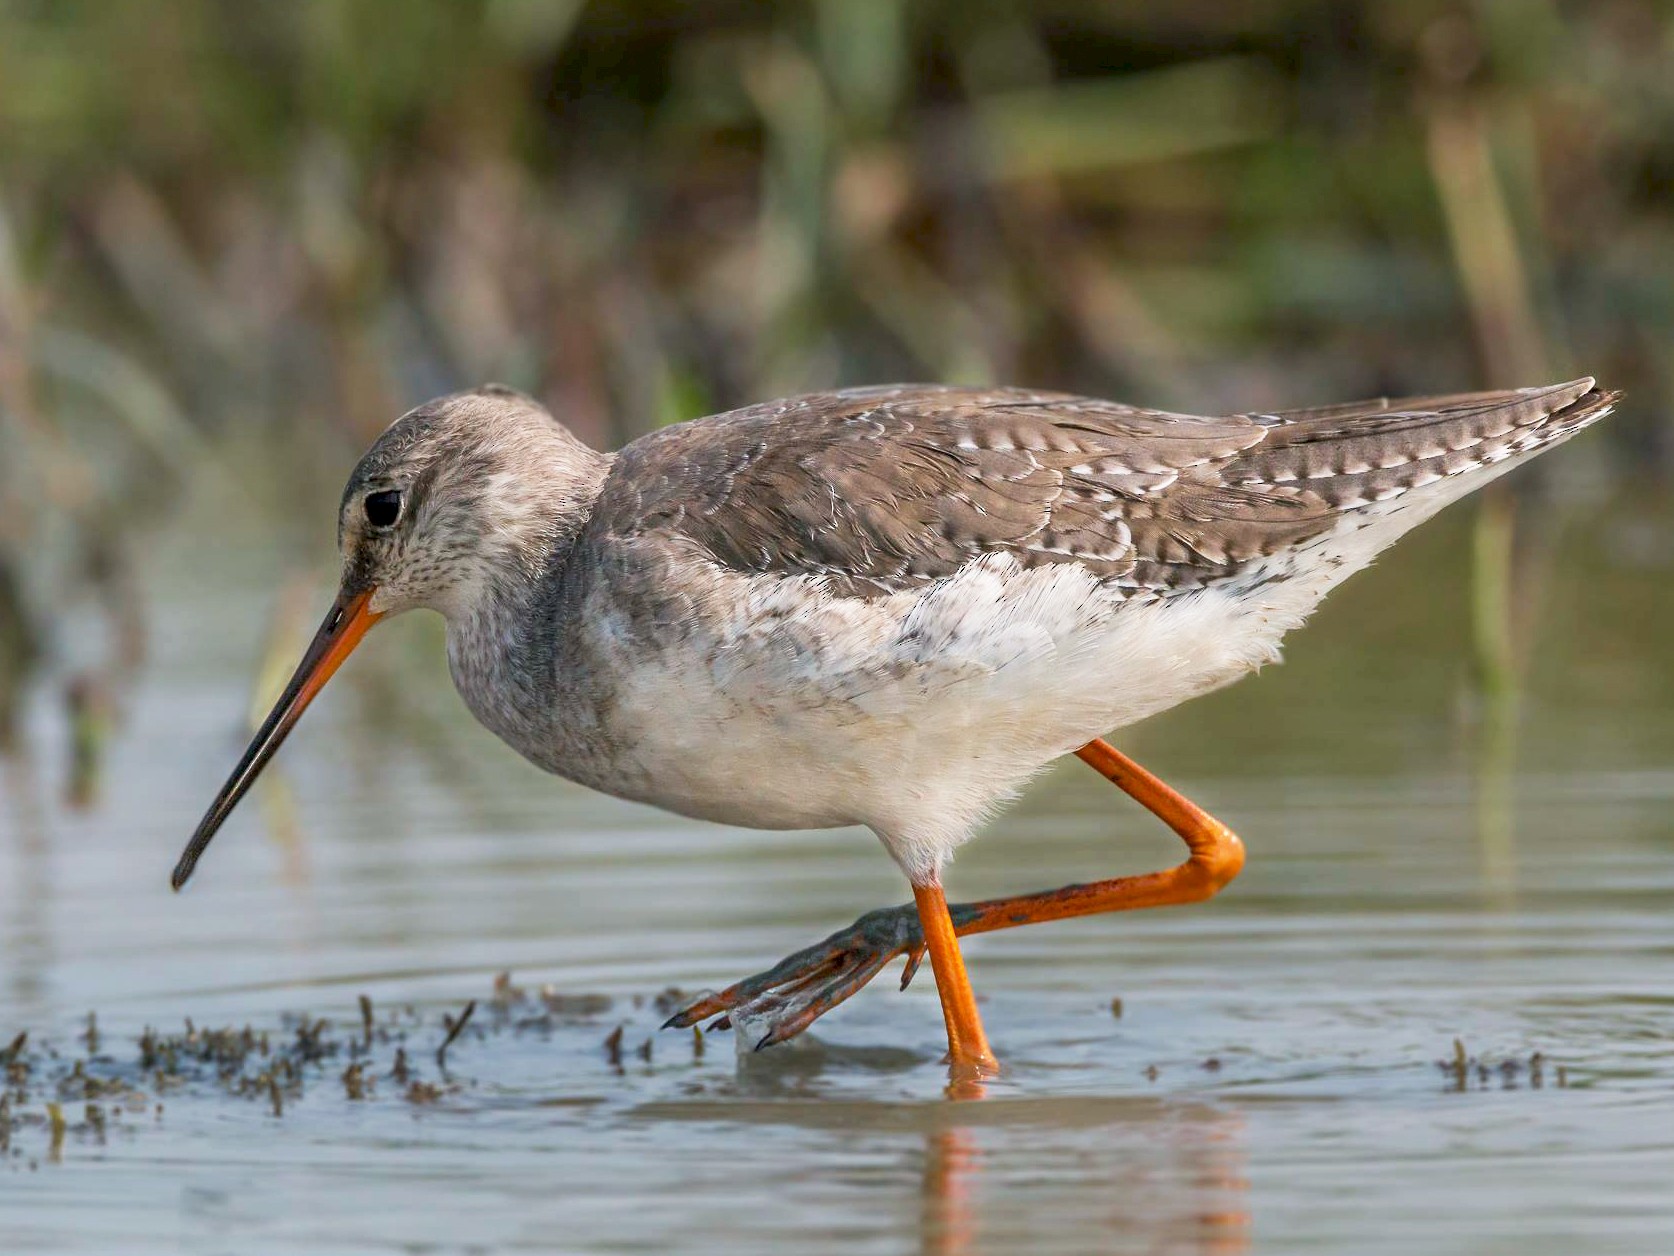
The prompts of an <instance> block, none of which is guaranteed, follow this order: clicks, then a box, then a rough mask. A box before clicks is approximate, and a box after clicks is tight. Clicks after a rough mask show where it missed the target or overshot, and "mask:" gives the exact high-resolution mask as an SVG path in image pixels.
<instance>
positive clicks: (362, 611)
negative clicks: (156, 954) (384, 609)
mask: <svg viewBox="0 0 1674 1256" xmlns="http://www.w3.org/2000/svg"><path fill="white" fill-rule="evenodd" d="M371 596H372V594H371V592H370V591H368V592H365V593H355V594H344V593H339V594H338V596H337V600H336V601H335V602H334V603H333V604H332V607H331V612H330V614H328V615H327V616H326V617H325V622H324V623H323V624H321V625H320V630H319V631H318V632H317V633H315V634H314V640H313V641H312V643H310V645H309V646H308V651H307V653H305V654H304V655H303V656H302V662H301V663H299V664H298V665H297V669H296V673H295V674H294V675H293V676H292V677H291V679H290V683H289V684H287V685H286V686H285V691H284V692H283V693H282V694H280V695H279V700H278V701H277V702H275V703H274V704H273V710H271V711H270V712H268V715H267V718H266V719H265V720H263V721H262V726H261V727H260V728H259V729H257V730H256V735H255V736H254V737H253V738H251V739H250V745H249V747H248V748H247V749H246V750H245V751H244V757H243V758H241V759H240V760H239V761H238V766H237V767H235V768H234V769H233V771H232V775H231V776H229V777H228V778H227V783H226V784H225V785H223V786H221V792H220V793H219V794H217V795H216V796H215V801H214V802H212V803H210V804H209V810H208V811H206V812H204V816H203V819H202V820H200V821H198V827H197V829H196V830H195V831H194V832H193V834H192V838H191V840H190V841H189V842H187V843H186V849H185V851H183V852H182V853H181V856H180V862H179V863H177V864H175V866H174V872H173V874H172V875H171V876H170V877H169V884H170V885H171V886H173V887H174V889H176V890H179V889H180V888H181V887H182V886H184V885H185V884H186V882H187V881H188V880H190V879H191V876H192V870H193V869H194V868H196V867H197V866H198V860H199V859H201V858H202V857H203V853H204V851H205V850H207V849H208V848H209V843H210V842H211V841H213V840H214V838H215V834H216V833H217V832H219V831H220V828H221V825H222V824H223V823H224V822H225V821H226V818H227V817H228V816H229V815H231V814H232V809H233V808H234V807H236V806H237V805H238V802H239V799H241V798H243V797H244V795H245V794H246V793H248V792H249V789H250V786H251V785H252V784H254V783H255V780H256V777H257V776H259V775H260V774H261V770H262V769H263V768H264V767H266V766H267V761H268V760H269V759H271V758H272V757H273V753H274V751H276V750H278V749H279V747H280V745H281V744H282V743H283V742H284V740H285V737H286V736H287V735H288V734H289V733H290V731H291V729H292V728H293V727H295V726H296V722H297V720H299V719H301V718H302V713H303V712H304V711H306V710H307V709H308V704H309V703H310V702H312V701H313V700H314V696H315V695H316V694H318V693H319V692H320V690H321V689H323V688H325V683H326V681H328V680H330V679H331V677H332V673H334V672H335V671H336V670H337V669H338V668H339V667H340V666H342V663H343V660H344V659H346V658H348V657H349V655H350V654H351V653H352V652H353V651H354V648H355V646H357V645H358V644H360V639H361V638H362V637H363V636H365V635H366V630H367V629H368V628H370V627H371V626H372V625H373V624H375V623H376V622H377V621H378V619H379V618H380V616H379V615H378V614H377V613H376V612H374V611H371V610H369V609H367V603H368V601H369V600H370V598H371Z"/></svg>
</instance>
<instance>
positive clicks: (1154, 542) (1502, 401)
mask: <svg viewBox="0 0 1674 1256" xmlns="http://www.w3.org/2000/svg"><path fill="white" fill-rule="evenodd" d="M1611 400H1613V396H1607V395H1605V394H1601V393H1598V392H1595V391H1593V390H1592V381H1591V380H1581V381H1577V382H1575V383H1573V384H1565V385H1559V386H1557V387H1554V388H1546V389H1528V390H1522V391H1517V392H1500V393H1473V394H1463V395H1458V396H1448V397H1431V398H1417V399H1408V400H1398V401H1387V400H1382V399H1379V400H1376V401H1369V402H1357V403H1351V404H1348V405H1340V406H1328V407H1321V408H1317V409H1312V410H1299V411H1286V412H1279V413H1274V414H1247V415H1234V416H1230V417H1227V418H1198V417H1194V416H1190V415H1179V414H1168V413H1165V412H1161V411H1155V410H1143V409H1138V408H1135V407H1130V406H1122V405H1117V404H1115V403H1113V402H1106V401H1096V400H1091V399H1088V398H1083V397H1073V396H1068V395H1064V394H1056V393H1035V392H1026V391H1022V390H1017V389H984V390H977V389H960V388H939V387H920V386H906V387H891V388H869V389H854V390H849V391H845V392H835V393H818V394H812V395H809V396H805V397H795V398H790V399H788V400H785V401H779V402H772V403H768V404H765V405H760V406H753V407H750V408H748V409H745V410H738V411H733V412H732V413H730V414H725V415H719V416H716V417H714V418H710V419H703V420H699V421H697V422H694V423H689V424H684V425H681V426H679V427H674V428H669V429H665V430H664V431H662V432H659V433H656V434H654V435H652V436H649V437H646V438H644V439H642V440H639V441H636V442H634V443H633V444H632V445H629V446H628V447H627V448H626V449H624V450H623V451H622V453H621V455H620V456H619V458H618V461H617V465H616V467H615V469H614V470H613V472H612V474H611V476H610V478H609V480H607V482H606V485H605V489H604V492H603V494H602V495H601V498H600V502H599V505H598V508H597V510H596V512H595V516H594V522H593V525H592V526H593V527H595V528H597V529H601V530H603V531H604V532H605V533H608V534H613V535H616V536H619V537H628V536H634V535H642V534H646V533H657V534H661V535H663V536H664V537H666V538H667V539H670V540H675V541H679V542H684V543H686V544H688V545H690V546H691V547H693V549H694V550H695V551H696V552H699V553H701V554H703V555H706V556H707V557H709V558H711V559H712V560H714V561H717V562H719V563H722V564H724V565H726V566H729V567H732V568H734V569H737V570H741V571H747V572H778V573H785V574H804V575H811V576H817V577H820V578H821V579H822V580H823V581H824V582H825V583H826V585H827V587H829V588H830V589H831V590H832V591H833V592H835V593H840V594H843V595H848V596H859V597H872V596H879V595H882V594H887V593H890V592H893V591H896V590H898V589H903V588H909V587H912V586H914V585H917V584H922V583H925V582H928V581H931V580H935V579H939V578H941V577H944V576H948V575H951V574H952V573H953V572H955V571H957V570H958V569H959V568H960V567H961V566H963V565H964V564H966V563H968V562H970V561H972V560H973V559H974V558H976V557H978V556H980V555H982V554H986V553H1004V554H1009V555H1012V556H1013V557H1015V558H1016V559H1017V560H1018V561H1019V562H1020V563H1022V564H1023V565H1024V566H1038V565H1041V564H1046V563H1063V562H1073V563H1077V564H1080V565H1081V566H1083V567H1085V568H1086V569H1088V570H1089V571H1091V572H1093V573H1094V574H1095V575H1097V576H1099V577H1101V578H1103V579H1107V580H1110V581H1112V582H1113V583H1116V584H1120V585H1125V586H1131V587H1133V588H1135V589H1136V590H1138V589H1144V590H1158V591H1170V590H1175V589H1183V588H1191V587H1196V586H1199V585H1201V584H1203V583H1205V582H1208V581H1212V580H1214V579H1217V578H1220V577H1223V576H1225V575H1227V574H1230V573H1232V572H1235V571H1236V570H1237V569H1238V568H1240V567H1241V566H1243V565H1244V564H1246V563H1248V562H1250V561H1251V560H1253V559H1256V558H1259V557H1262V556H1265V555H1268V554H1272V553H1274V552H1276V551H1278V550H1281V549H1284V548H1286V547H1289V546H1294V545H1298V544H1300V543H1302V542H1303V541H1305V540H1307V539H1308V538H1309V537H1311V536H1314V535H1317V534H1318V533H1320V532H1322V531H1324V530H1325V529H1327V528H1329V527H1330V526H1332V524H1333V522H1334V520H1335V518H1336V517H1337V516H1338V515H1339V514H1340V513H1341V512H1342V511H1344V510H1349V509H1353V508H1355V507H1357V506H1361V505H1365V504H1368V503H1370V502H1374V501H1381V500H1387V499H1388V498H1390V497H1393V496H1396V495H1399V494H1400V493H1402V492H1406V491H1408V490H1409V489H1412V488H1415V487H1420V486H1422V485H1423V484H1426V483H1429V482H1431V481H1433V480H1436V479H1440V478H1442V477H1444V476H1447V475H1452V474H1457V473H1459V472H1460V471H1464V470H1469V469H1470V468H1472V467H1476V466H1482V465H1485V464H1487V463H1491V462H1494V461H1497V460H1499V459H1502V458H1505V457H1510V456H1512V455H1513V454H1515V453H1518V452H1523V451H1526V450H1530V449H1533V448H1536V447H1538V446H1539V445H1541V444H1544V443H1546V442H1548V441H1550V440H1553V439H1557V438H1558V437H1559V436H1561V435H1567V434H1568V433H1569V432H1571V431H1573V430H1575V428H1576V427H1578V426H1580V425H1581V424H1583V423H1585V422H1588V421H1590V420H1591V419H1593V418H1597V417H1599V415H1601V414H1602V413H1603V411H1604V410H1605V409H1607V408H1608V405H1609V402H1610V401H1611Z"/></svg>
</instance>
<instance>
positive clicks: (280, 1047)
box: [0, 972, 1570, 1171]
mask: <svg viewBox="0 0 1674 1256" xmlns="http://www.w3.org/2000/svg"><path fill="white" fill-rule="evenodd" d="M685 998H686V995H685V994H684V992H682V991H679V990H673V989H670V990H664V991H661V992H659V993H657V994H655V995H651V994H647V995H642V996H639V997H638V998H632V999H626V1000H624V999H623V998H620V997H617V996H612V995H608V994H602V993H597V992H574V991H559V990H556V989H554V988H553V987H551V986H548V985H542V986H538V987H534V986H531V987H525V986H521V985H518V984H516V983H515V982H513V981H512V978H511V974H510V973H504V972H503V973H500V974H499V975H498V976H496V977H495V978H494V981H493V985H492V988H491V991H490V993H489V994H488V996H487V997H486V998H483V999H481V1000H477V999H471V1000H468V1001H467V1002H466V1003H465V1004H464V1006H463V1007H462V1008H460V1010H459V1011H458V1012H447V1011H435V1012H420V1011H419V1010H417V1009H415V1008H414V1007H413V1006H412V1005H410V1004H396V1003H375V1002H374V1001H373V999H372V998H371V997H370V996H368V995H365V994H362V995H359V996H357V998H356V1000H355V1003H354V1005H353V1007H352V1008H351V1010H350V1011H349V1013H348V1015H347V1016H345V1017H343V1018H342V1019H341V1021H340V1022H339V1021H333V1020H332V1019H331V1018H330V1017H322V1016H316V1015H313V1014H310V1013H290V1014H285V1015H281V1016H280V1017H278V1018H277V1020H276V1021H275V1022H274V1023H273V1024H271V1025H268V1026H266V1027H258V1026H256V1025H253V1024H242V1025H224V1026H219V1027H212V1026H204V1025H199V1024H197V1023H195V1022H194V1021H192V1020H191V1019H189V1018H187V1019H184V1020H183V1021H182V1022H181V1027H180V1028H179V1029H176V1030H166V1029H157V1028H154V1027H146V1028H145V1029H144V1030H143V1031H142V1032H141V1033H139V1034H138V1035H137V1036H135V1037H127V1036H124V1035H122V1034H120V1033H117V1032H113V1031H111V1030H110V1029H109V1028H107V1027H104V1026H101V1024H100V1022H99V1018H98V1017H97V1015H96V1014H94V1013H91V1012H90V1013H88V1015H87V1017H86V1019H85V1020H83V1021H80V1022H79V1023H76V1024H73V1025H72V1026H70V1027H67V1028H66V1030H65V1036H64V1037H63V1038H60V1039H57V1040H54V1039H53V1038H52V1037H51V1036H50V1035H43V1034H41V1033H39V1032H32V1031H31V1030H29V1029H24V1030H19V1031H18V1032H16V1033H15V1034H12V1035H11V1036H10V1037H9V1038H7V1037H5V1036H4V1034H0V1042H4V1043H5V1045H4V1046H0V1165H3V1166H5V1167H7V1168H10V1169H12V1170H13V1171H18V1170H27V1169H29V1168H40V1167H41V1166H42V1165H54V1164H59V1163H62V1162H63V1161H64V1160H65V1159H66V1158H69V1159H72V1160H73V1159H74V1153H75V1150H76V1149H77V1148H97V1147H99V1146H101V1145H103V1144H105V1143H107V1142H108V1141H112V1140H119V1139H127V1138H133V1137H136V1136H138V1135H139V1134H140V1132H141V1131H143V1130H144V1129H145V1128H146V1127H147V1126H148V1125H150V1124H155V1123H161V1122H162V1121H163V1120H164V1119H165V1118H164V1100H165V1098H166V1097H168V1096H174V1095H179V1096H180V1097H182V1098H186V1097H193V1098H205V1097H211V1098H212V1097H215V1096H225V1097H227V1098H231V1099H235V1100H240V1101H243V1102H244V1103H247V1104H250V1105H251V1106H252V1111H253V1112H254V1113H255V1114H256V1115H257V1116H258V1117H259V1119H262V1120H266V1121H273V1122H280V1121H283V1122H293V1121H296V1120H298V1119H299V1111H304V1110H306V1108H305V1105H304V1100H305V1099H306V1100H308V1104H307V1105H306V1106H308V1107H314V1108H315V1110H316V1111H317V1110H318V1108H317V1105H318V1104H319V1103H320V1102H321V1101H322V1099H323V1100H327V1101H330V1102H337V1103H352V1104H356V1105H366V1104H373V1103H379V1104H388V1105H403V1106H406V1107H410V1108H415V1109H429V1108H434V1107H436V1106H438V1105H443V1104H446V1103H447V1102H448V1101H449V1100H450V1099H452V1098H453V1097H455V1096H459V1095H461V1094H463V1093H465V1092H468V1091H469V1090H471V1089H472V1088H473V1087H474V1086H475V1085H476V1084H477V1083H476V1080H475V1079H472V1078H469V1077H458V1076H455V1075H454V1074H453V1073H452V1072H451V1071H450V1069H449V1068H448V1062H449V1059H450V1053H452V1054H457V1052H454V1051H453V1049H454V1048H456V1047H458V1045H459V1043H460V1041H461V1040H462V1039H463V1038H464V1037H465V1036H466V1035H467V1033H469V1034H470V1035H471V1036H472V1037H473V1038H474V1039H475V1040H477V1041H482V1040H485V1039H488V1038H491V1037H494V1036H499V1035H511V1036H519V1035H527V1034H533V1035H537V1036H541V1037H545V1036H549V1035H551V1034H552V1033H554V1032H556V1031H558V1030H560V1029H572V1028H580V1029H581V1030H582V1031H583V1032H584V1033H586V1032H587V1027H588V1026H591V1025H597V1027H598V1028H599V1029H601V1030H603V1029H608V1033H606V1034H601V1035H600V1036H599V1037H597V1038H592V1039H591V1041H592V1042H597V1043H599V1044H600V1046H601V1047H602V1053H601V1054H602V1055H603V1059H604V1064H605V1066H606V1067H608V1069H609V1070H610V1072H611V1073H612V1074H614V1075H616V1076H625V1075H627V1073H628V1072H629V1071H630V1066H632V1070H633V1071H634V1072H638V1071H639V1070H640V1068H641V1067H643V1068H644V1069H647V1070H649V1069H651V1068H653V1067H656V1068H658V1069H663V1068H669V1067H674V1068H706V1067H715V1066H716V1062H713V1061H708V1060H706V1041H705V1034H704V1032H703V1031H702V1030H701V1029H699V1028H698V1027H696V1026H694V1027H693V1028H692V1031H691V1038H690V1042H691V1051H690V1052H689V1053H687V1052H685V1051H683V1050H675V1051H674V1052H673V1055H672V1056H670V1053H669V1051H668V1050H666V1049H665V1051H663V1052H661V1053H658V1052H656V1051H655V1046H656V1038H655V1036H650V1037H641V1034H640V1030H641V1028H642V1027H643V1014H649V1015H653V1016H655V1017H657V1018H658V1019H659V1020H660V1019H661V1018H662V1017H663V1015H664V1013H665V1012H666V1010H667V1009H668V1008H669V1007H670V1006H679V1005H681V1003H682V1002H683V1001H684V1000H685ZM626 1005H631V1006H632V1007H633V1008H634V1009H636V1012H630V1013H628V1014H627V1015H624V1012H627V1006H626ZM438 1032H439V1033H440V1041H439V1045H438V1046H437V1047H436V1049H435V1051H434V1057H433V1058H434V1062H435V1068H434V1070H432V1071H430V1072H429V1073H428V1075H427V1072H426V1069H425V1067H424V1066H422V1065H421V1064H420V1063H419V1062H418V1061H421V1060H423V1058H424V1057H423V1056H422V1055H419V1054H417V1053H416V1052H415V1050H414V1048H415V1046H416V1045H417V1044H419V1043H425V1042H427V1041H437V1039H436V1038H435V1037H433V1035H435V1034H437V1033H438ZM630 1034H631V1037H630ZM587 1040H588V1039H586V1038H585V1037H584V1038H583V1041H584V1042H585V1041H587ZM675 1043H677V1040H674V1039H671V1040H670V1042H669V1043H665V1044H664V1046H665V1048H667V1047H669V1046H671V1045H674V1044H675ZM671 1060H672V1063H671V1062H670V1061H671ZM1192 1063H1195V1064H1196V1065H1197V1066H1198V1069H1199V1070H1201V1072H1202V1073H1209V1074H1215V1073H1224V1072H1227V1071H1230V1070H1232V1069H1233V1067H1234V1061H1233V1060H1231V1059H1229V1058H1227V1057H1224V1056H1213V1055H1211V1056H1203V1057H1198V1058H1197V1059H1195V1060H1194V1061H1192ZM1435 1064H1436V1067H1437V1068H1438V1070H1439V1071H1440V1072H1441V1074H1442V1075H1443V1078H1444V1080H1445V1083H1446V1087H1447V1089H1448V1090H1450V1091H1477V1092H1480V1091H1485V1090H1515V1089H1530V1090H1541V1089H1546V1090H1549V1091H1550V1090H1557V1089H1561V1088H1563V1087H1566V1086H1568V1085H1569V1084H1570V1082H1569V1075H1568V1072H1567V1070H1566V1069H1565V1067H1564V1066H1563V1065H1560V1064H1558V1063H1556V1062H1554V1061H1553V1060H1551V1059H1550V1057H1549V1056H1547V1055H1546V1054H1544V1053H1542V1052H1540V1051H1534V1052H1532V1053H1526V1054H1525V1053H1523V1052H1506V1053H1494V1054H1482V1055H1478V1054H1476V1053H1473V1052H1472V1051H1470V1050H1469V1049H1468V1048H1467V1047H1466V1045H1465V1043H1464V1042H1463V1040H1458V1039H1456V1040H1454V1041H1453V1044H1452V1051H1451V1052H1450V1053H1449V1054H1448V1055H1447V1056H1445V1057H1444V1058H1442V1059H1439V1060H1437V1061H1436V1062H1435ZM723 1066H724V1065H723ZM1162 1073H1163V1069H1162V1068H1160V1067H1158V1066H1157V1065H1155V1064H1153V1065H1151V1066H1149V1067H1147V1068H1145V1069H1143V1070H1142V1072H1141V1076H1142V1077H1143V1078H1144V1079H1145V1080H1146V1081H1148V1082H1151V1083H1155V1082H1157V1081H1158V1080H1159V1079H1160V1078H1161V1077H1162ZM1176 1075H1177V1076H1178V1073H1176ZM301 1119H303V1120H304V1121H306V1120H307V1117H303V1118H301Z"/></svg>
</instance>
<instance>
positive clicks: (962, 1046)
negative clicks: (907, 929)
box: [913, 881, 999, 1079]
mask: <svg viewBox="0 0 1674 1256" xmlns="http://www.w3.org/2000/svg"><path fill="white" fill-rule="evenodd" d="M913 899H914V901H916V902H917V904H918V920H919V927H920V928H921V929H922V930H923V932H924V946H925V949H926V950H928V951H929V952H930V967H931V969H932V970H933V971H934V972H935V974H936V993H937V995H939V996H940V998H941V1000H942V1019H943V1020H944V1021H945V1022H946V1023H947V1058H948V1063H949V1064H951V1065H952V1066H953V1071H954V1073H955V1074H956V1075H957V1076H959V1077H961V1078H967V1079H974V1078H979V1077H984V1076H988V1075H991V1074H993V1073H996V1072H998V1071H999V1063H998V1061H996V1060H995V1059H994V1053H993V1052H992V1051H990V1050H989V1049H988V1035H987V1034H985V1033H983V1031H982V1017H981V1015H980V1014H978V1012H977V1005H976V994H975V992H973V991H972V989H971V979H970V977H969V976H967V975H966V973H965V958H964V956H962V955H961V954H960V953H959V939H958V937H957V936H955V934H954V932H953V921H952V919H951V918H950V917H949V916H948V911H947V898H946V897H945V896H944V895H943V894H942V887H941V884H940V883H939V882H935V881H932V882H931V883H929V884H928V885H915V886H913Z"/></svg>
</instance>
